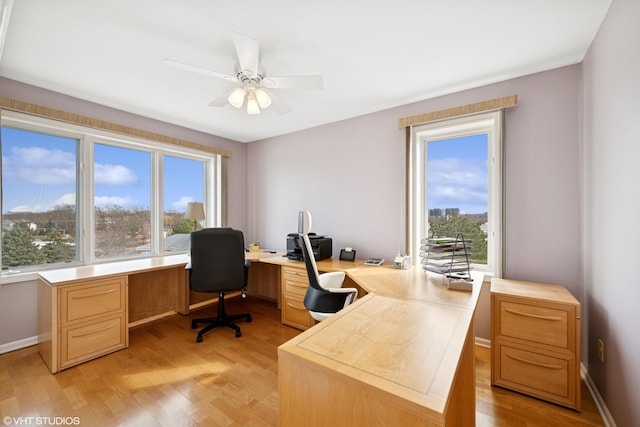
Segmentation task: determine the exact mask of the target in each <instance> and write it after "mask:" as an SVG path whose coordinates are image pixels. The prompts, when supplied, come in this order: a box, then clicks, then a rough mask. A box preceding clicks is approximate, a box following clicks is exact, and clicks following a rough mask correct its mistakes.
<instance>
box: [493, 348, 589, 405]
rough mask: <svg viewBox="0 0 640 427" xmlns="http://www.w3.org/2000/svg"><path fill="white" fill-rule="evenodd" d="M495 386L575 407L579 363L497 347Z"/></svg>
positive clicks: (516, 349)
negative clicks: (576, 366)
mask: <svg viewBox="0 0 640 427" xmlns="http://www.w3.org/2000/svg"><path fill="white" fill-rule="evenodd" d="M497 346H498V348H497V358H498V360H494V363H496V362H498V363H497V364H496V366H497V369H498V372H496V378H495V382H494V383H495V385H499V386H505V387H507V388H510V389H512V390H516V391H520V392H523V393H526V394H529V395H533V396H536V397H540V398H542V399H546V400H550V401H554V402H556V403H559V404H563V405H565V406H570V407H575V402H576V383H577V382H576V375H577V373H576V370H575V359H564V358H561V357H554V356H553V355H549V354H544V353H537V352H532V351H528V350H525V349H519V348H514V347H510V346H507V345H502V344H501V343H497Z"/></svg>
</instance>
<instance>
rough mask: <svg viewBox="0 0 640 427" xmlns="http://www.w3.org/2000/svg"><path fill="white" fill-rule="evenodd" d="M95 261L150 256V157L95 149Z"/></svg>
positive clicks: (124, 150) (116, 149) (101, 147)
mask: <svg viewBox="0 0 640 427" xmlns="http://www.w3.org/2000/svg"><path fill="white" fill-rule="evenodd" d="M93 177H94V178H93V179H94V203H95V248H94V256H95V257H96V258H97V259H103V258H114V257H128V256H135V255H142V254H148V253H150V252H151V212H150V206H151V154H150V153H148V152H144V151H138V150H132V149H129V148H121V147H113V146H110V145H103V144H95V145H94V175H93Z"/></svg>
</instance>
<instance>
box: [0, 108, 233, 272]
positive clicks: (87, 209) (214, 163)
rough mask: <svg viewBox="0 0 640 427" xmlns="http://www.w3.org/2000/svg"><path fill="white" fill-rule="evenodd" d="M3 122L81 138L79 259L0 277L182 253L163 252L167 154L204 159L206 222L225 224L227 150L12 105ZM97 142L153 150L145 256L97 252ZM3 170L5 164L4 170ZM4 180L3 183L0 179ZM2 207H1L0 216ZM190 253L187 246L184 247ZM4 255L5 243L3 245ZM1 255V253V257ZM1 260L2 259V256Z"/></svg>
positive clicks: (4, 112)
mask: <svg viewBox="0 0 640 427" xmlns="http://www.w3.org/2000/svg"><path fill="white" fill-rule="evenodd" d="M0 126H2V127H12V128H15V129H20V130H25V131H30V132H38V133H44V134H50V135H54V136H62V137H65V138H73V139H76V140H77V141H78V142H77V148H76V205H77V207H76V227H77V230H78V231H77V232H76V248H77V249H76V261H74V262H70V263H64V264H59V263H55V264H41V265H37V266H25V267H24V268H22V267H21V268H20V271H19V272H15V273H10V272H8V271H5V270H1V269H0V281H1V282H16V281H23V280H32V279H33V278H34V275H35V274H36V273H38V272H39V271H45V270H50V269H53V268H60V267H63V266H64V267H73V266H79V265H92V264H102V263H109V262H117V261H122V260H131V259H140V258H151V257H157V256H171V255H175V254H178V253H182V252H171V253H165V252H164V247H163V246H164V245H163V244H162V229H163V213H164V207H163V206H164V203H163V192H162V191H161V190H162V189H163V188H164V183H163V182H162V180H163V169H162V167H163V161H162V160H163V158H164V156H165V155H168V156H173V157H179V158H185V159H190V160H198V161H203V162H204V164H205V171H204V180H205V182H204V198H205V200H203V202H204V204H205V211H206V212H207V216H206V219H205V226H207V227H215V226H221V225H222V212H223V207H222V200H223V197H222V181H223V180H222V175H221V173H222V157H223V156H222V155H221V154H216V153H212V152H208V151H203V150H198V149H196V148H190V147H185V146H179V145H174V144H169V143H163V142H159V141H155V140H147V139H143V138H140V137H136V136H130V135H123V134H119V133H115V132H109V131H106V130H102V129H96V128H92V127H88V126H82V125H78V124H74V123H67V122H64V121H60V120H55V119H51V118H47V117H40V116H36V115H32V114H28V113H22V112H18V111H12V110H5V109H3V110H2V117H1V123H0ZM94 144H106V145H111V146H116V147H121V148H126V149H133V150H141V151H147V152H149V153H151V162H152V165H151V197H150V210H151V233H152V234H151V245H150V253H148V254H143V255H140V256H127V257H118V258H106V259H97V258H95V257H94V246H95V234H94V227H93V226H92V224H94V222H93V221H94V220H95V209H94V203H93V199H94V186H93V179H94V174H93V162H94V157H93V147H94ZM0 170H1V169H0ZM0 184H1V182H0ZM1 216H2V212H1V211H0V217H1ZM185 252H186V251H185ZM0 254H1V246H0ZM0 259H1V258H0ZM0 262H1V261H0Z"/></svg>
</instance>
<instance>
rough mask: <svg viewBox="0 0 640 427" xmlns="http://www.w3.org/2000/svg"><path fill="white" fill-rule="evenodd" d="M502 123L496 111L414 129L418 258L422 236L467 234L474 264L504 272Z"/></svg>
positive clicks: (413, 226) (412, 208) (412, 182)
mask: <svg viewBox="0 0 640 427" xmlns="http://www.w3.org/2000/svg"><path fill="white" fill-rule="evenodd" d="M501 122H502V121H501V113H500V112H492V113H484V114H478V115H473V116H468V117H462V118H456V119H449V120H443V121H439V122H434V123H428V124H424V125H419V126H414V127H413V128H412V131H411V143H410V168H409V175H410V176H409V186H410V191H409V194H410V200H409V224H410V227H409V230H410V232H409V234H410V235H409V239H408V241H409V247H410V251H411V254H415V255H414V257H413V258H414V259H415V260H418V259H419V253H420V242H421V240H422V238H423V237H425V236H429V235H431V234H433V235H435V236H447V237H456V235H457V233H462V234H463V235H464V237H465V239H466V240H468V241H469V242H470V243H469V252H470V258H471V259H470V261H471V262H472V263H473V264H474V268H475V269H477V270H481V271H483V272H485V273H486V274H492V275H495V276H496V277H499V276H500V275H501V268H502V244H501V241H502V240H501V239H502V237H501V230H502V142H501V140H502V137H501V130H502V124H501Z"/></svg>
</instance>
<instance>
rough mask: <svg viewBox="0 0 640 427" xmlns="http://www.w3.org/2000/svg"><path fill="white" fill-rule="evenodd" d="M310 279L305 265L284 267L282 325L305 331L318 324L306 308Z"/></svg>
mask: <svg viewBox="0 0 640 427" xmlns="http://www.w3.org/2000/svg"><path fill="white" fill-rule="evenodd" d="M308 282H309V279H308V277H307V270H305V267H304V265H303V264H301V266H300V268H297V267H290V266H283V267H282V324H283V325H288V326H292V327H294V328H297V329H301V330H305V329H308V328H309V327H311V326H313V325H315V324H316V321H315V320H313V318H312V317H311V315H310V314H309V311H308V310H307V309H306V308H305V306H304V294H305V293H306V292H307V286H308Z"/></svg>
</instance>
